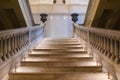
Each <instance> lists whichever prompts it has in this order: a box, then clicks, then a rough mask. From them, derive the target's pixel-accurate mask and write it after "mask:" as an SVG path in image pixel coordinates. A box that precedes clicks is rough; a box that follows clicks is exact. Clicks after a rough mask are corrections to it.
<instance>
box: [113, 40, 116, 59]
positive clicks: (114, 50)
mask: <svg viewBox="0 0 120 80" xmlns="http://www.w3.org/2000/svg"><path fill="white" fill-rule="evenodd" d="M113 53H114V55H113V60H115V59H116V55H117V41H116V39H114V48H113Z"/></svg>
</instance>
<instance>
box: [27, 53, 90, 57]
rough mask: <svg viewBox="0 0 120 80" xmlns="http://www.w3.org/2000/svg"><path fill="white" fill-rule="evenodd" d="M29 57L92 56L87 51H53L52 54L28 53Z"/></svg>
mask: <svg viewBox="0 0 120 80" xmlns="http://www.w3.org/2000/svg"><path fill="white" fill-rule="evenodd" d="M28 57H55V58H59V57H63V58H66V57H72V58H81V57H90V56H89V55H88V54H85V53H66V54H65V53H52V54H49V53H48V54H47V53H46V54H42V53H41V54H40V53H32V54H28Z"/></svg>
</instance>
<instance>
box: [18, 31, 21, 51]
mask: <svg viewBox="0 0 120 80" xmlns="http://www.w3.org/2000/svg"><path fill="white" fill-rule="evenodd" d="M18 41H19V43H18V50H20V44H21V41H20V33H19V35H18Z"/></svg>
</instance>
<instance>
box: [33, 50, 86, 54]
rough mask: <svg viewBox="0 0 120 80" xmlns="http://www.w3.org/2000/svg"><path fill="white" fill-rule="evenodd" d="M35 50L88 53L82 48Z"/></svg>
mask: <svg viewBox="0 0 120 80" xmlns="http://www.w3.org/2000/svg"><path fill="white" fill-rule="evenodd" d="M33 51H49V52H62V53H63V52H64V53H87V51H83V50H80V49H33Z"/></svg>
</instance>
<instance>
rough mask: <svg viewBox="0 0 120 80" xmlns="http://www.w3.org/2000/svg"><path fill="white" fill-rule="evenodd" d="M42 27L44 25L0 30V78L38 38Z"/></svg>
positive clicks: (41, 33) (41, 34) (42, 30)
mask: <svg viewBox="0 0 120 80" xmlns="http://www.w3.org/2000/svg"><path fill="white" fill-rule="evenodd" d="M43 27H44V25H41V26H34V27H27V28H21V29H14V30H8V31H1V32H0V72H1V73H2V74H1V75H0V79H1V78H2V77H3V76H5V75H6V74H7V73H8V72H9V70H10V69H11V68H12V67H14V66H15V65H16V63H17V62H19V60H20V59H21V58H23V57H24V53H25V54H26V53H28V51H29V49H30V47H32V46H34V45H35V43H36V42H37V41H38V40H40V38H41V36H43V32H44V29H43ZM24 51H27V52H24ZM3 73H4V74H3Z"/></svg>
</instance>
